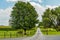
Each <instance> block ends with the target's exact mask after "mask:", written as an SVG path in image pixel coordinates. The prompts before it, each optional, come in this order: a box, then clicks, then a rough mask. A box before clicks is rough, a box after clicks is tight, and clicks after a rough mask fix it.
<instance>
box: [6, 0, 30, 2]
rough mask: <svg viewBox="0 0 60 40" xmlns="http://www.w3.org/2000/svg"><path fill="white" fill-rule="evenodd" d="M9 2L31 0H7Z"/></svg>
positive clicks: (26, 0) (27, 0)
mask: <svg viewBox="0 0 60 40" xmlns="http://www.w3.org/2000/svg"><path fill="white" fill-rule="evenodd" d="M6 1H7V2H17V1H22V2H29V1H30V0H6Z"/></svg>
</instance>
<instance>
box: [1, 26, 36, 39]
mask: <svg viewBox="0 0 60 40" xmlns="http://www.w3.org/2000/svg"><path fill="white" fill-rule="evenodd" d="M10 28H11V27H8V26H7V27H6V26H4V27H2V26H0V38H17V37H29V36H33V35H34V34H35V32H36V28H32V29H31V30H26V35H24V30H23V29H19V30H13V29H10ZM19 31H20V33H18V32H19Z"/></svg>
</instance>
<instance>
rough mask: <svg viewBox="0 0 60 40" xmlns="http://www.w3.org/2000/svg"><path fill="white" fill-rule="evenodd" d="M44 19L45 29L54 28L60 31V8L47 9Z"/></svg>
mask: <svg viewBox="0 0 60 40" xmlns="http://www.w3.org/2000/svg"><path fill="white" fill-rule="evenodd" d="M42 17H43V24H44V26H45V27H51V26H54V27H53V28H55V29H56V30H58V29H60V27H59V26H60V7H56V8H55V9H49V8H48V9H46V11H45V12H44V15H43V16H42Z"/></svg>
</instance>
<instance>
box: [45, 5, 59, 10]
mask: <svg viewBox="0 0 60 40" xmlns="http://www.w3.org/2000/svg"><path fill="white" fill-rule="evenodd" d="M56 7H58V6H51V5H46V8H50V9H54V8H56Z"/></svg>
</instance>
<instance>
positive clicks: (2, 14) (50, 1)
mask: <svg viewBox="0 0 60 40" xmlns="http://www.w3.org/2000/svg"><path fill="white" fill-rule="evenodd" d="M17 1H22V2H29V3H30V4H31V5H32V6H33V7H34V8H35V10H36V11H37V14H38V16H39V17H38V19H39V20H40V21H42V15H43V12H44V11H45V10H46V9H47V8H50V9H53V8H56V7H58V6H60V0H0V25H5V26H7V25H9V19H10V14H11V11H12V8H13V6H14V4H15V3H16V2H17Z"/></svg>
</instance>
